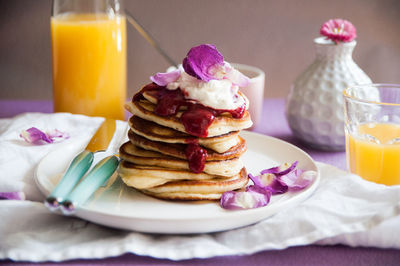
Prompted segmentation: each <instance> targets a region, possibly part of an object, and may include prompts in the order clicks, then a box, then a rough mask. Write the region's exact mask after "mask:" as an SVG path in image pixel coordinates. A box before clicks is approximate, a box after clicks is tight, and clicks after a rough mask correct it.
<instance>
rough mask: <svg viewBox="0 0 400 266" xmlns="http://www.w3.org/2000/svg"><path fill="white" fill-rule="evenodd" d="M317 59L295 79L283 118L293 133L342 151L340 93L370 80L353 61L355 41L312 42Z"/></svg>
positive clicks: (322, 39) (314, 144) (316, 144)
mask: <svg viewBox="0 0 400 266" xmlns="http://www.w3.org/2000/svg"><path fill="white" fill-rule="evenodd" d="M314 44H315V47H316V58H315V60H314V62H313V63H312V64H311V65H310V66H309V67H308V68H307V69H306V70H305V71H304V72H303V73H302V74H300V76H299V77H297V79H296V80H295V82H294V84H293V85H292V87H291V89H290V93H289V96H288V98H287V101H286V118H287V121H288V123H289V126H290V128H291V130H292V132H293V134H294V135H295V136H296V137H297V138H299V139H301V140H302V141H304V142H305V143H307V144H308V145H309V146H312V147H314V148H318V149H322V150H335V151H341V150H344V149H345V136H344V121H343V120H344V115H343V95H342V91H343V90H344V89H345V88H347V87H349V86H351V85H355V84H369V83H372V82H371V79H370V78H369V77H368V76H367V75H366V74H365V73H364V71H362V70H361V69H360V67H359V66H358V65H357V64H356V63H355V62H354V61H353V58H352V53H353V49H354V47H355V46H356V41H352V42H348V43H343V42H339V43H338V44H336V43H335V42H333V41H331V40H327V39H326V38H325V37H319V38H316V39H314Z"/></svg>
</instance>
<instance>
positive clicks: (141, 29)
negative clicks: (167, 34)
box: [125, 9, 178, 67]
mask: <svg viewBox="0 0 400 266" xmlns="http://www.w3.org/2000/svg"><path fill="white" fill-rule="evenodd" d="M125 15H126V18H127V20H128V22H129V23H130V24H131V25H132V26H133V27H134V28H135V30H136V31H137V32H139V33H140V35H142V37H143V38H144V39H145V40H146V41H147V42H148V43H149V44H150V45H151V46H153V47H154V48H155V49H156V50H157V51H158V52H159V53H160V54H161V55H162V56H163V57H164V59H165V60H167V61H168V63H170V64H171V65H173V66H175V67H178V64H177V63H176V62H175V61H174V60H173V59H172V58H171V57H170V56H169V55H168V54H167V53H166V52H165V51H164V49H162V48H161V46H160V45H159V44H158V42H157V41H156V40H155V39H154V38H153V37H152V36H151V35H150V33H149V32H148V31H147V30H146V29H145V28H144V27H143V26H142V25H140V23H139V21H138V20H137V19H136V18H135V17H134V16H133V15H132V14H131V13H130V12H129V11H128V10H126V9H125Z"/></svg>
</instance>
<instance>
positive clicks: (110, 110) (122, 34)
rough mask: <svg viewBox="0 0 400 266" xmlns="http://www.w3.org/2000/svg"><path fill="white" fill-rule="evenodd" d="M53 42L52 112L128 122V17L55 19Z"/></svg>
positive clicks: (59, 17) (92, 15) (68, 14)
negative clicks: (126, 112)
mask: <svg viewBox="0 0 400 266" xmlns="http://www.w3.org/2000/svg"><path fill="white" fill-rule="evenodd" d="M51 41H52V51H53V98H54V111H55V112H71V113H77V114H85V115H89V116H104V117H109V118H115V119H124V109H123V104H124V102H125V100H126V21H125V17H123V16H119V15H118V16H114V17H111V18H110V17H108V16H107V15H106V14H74V13H66V14H61V15H57V16H55V17H52V18H51Z"/></svg>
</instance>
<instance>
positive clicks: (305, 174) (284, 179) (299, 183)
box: [278, 169, 317, 190]
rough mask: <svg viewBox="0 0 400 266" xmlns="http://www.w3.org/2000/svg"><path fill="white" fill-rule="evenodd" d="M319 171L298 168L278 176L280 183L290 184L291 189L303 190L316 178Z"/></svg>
mask: <svg viewBox="0 0 400 266" xmlns="http://www.w3.org/2000/svg"><path fill="white" fill-rule="evenodd" d="M316 175H317V172H315V171H303V170H301V169H296V170H294V171H292V172H290V173H288V174H286V175H282V176H279V177H278V180H279V182H280V183H282V184H285V185H286V186H288V188H289V190H301V189H303V188H305V187H307V186H308V185H309V184H310V183H311V182H312V181H313V180H314V179H315V178H316Z"/></svg>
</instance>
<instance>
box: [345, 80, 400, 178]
mask: <svg viewBox="0 0 400 266" xmlns="http://www.w3.org/2000/svg"><path fill="white" fill-rule="evenodd" d="M344 99H345V132H346V155H347V167H348V169H349V170H350V171H351V172H352V173H355V174H358V175H359V176H361V177H362V178H364V179H367V180H369V181H372V182H376V183H381V184H385V185H400V85H393V84H370V85H359V86H353V87H350V88H347V89H346V90H345V91H344Z"/></svg>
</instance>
